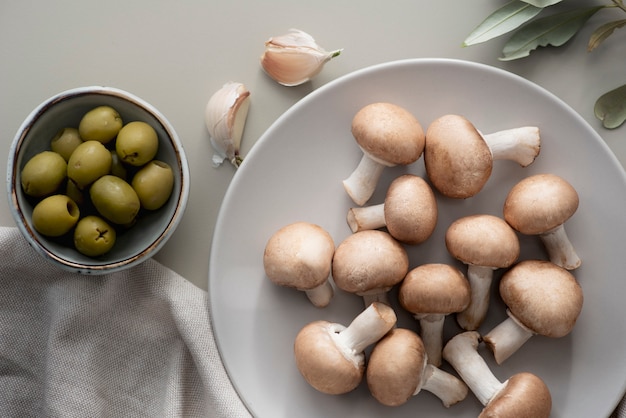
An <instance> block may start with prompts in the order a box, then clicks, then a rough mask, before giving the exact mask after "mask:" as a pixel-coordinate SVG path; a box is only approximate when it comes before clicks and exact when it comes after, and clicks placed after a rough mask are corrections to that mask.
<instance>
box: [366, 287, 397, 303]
mask: <svg viewBox="0 0 626 418" xmlns="http://www.w3.org/2000/svg"><path fill="white" fill-rule="evenodd" d="M389 290H391V288H389V287H385V288H382V289H372V290H369V291H367V292H362V293H358V295H359V296H361V297H362V298H363V303H364V304H365V307H366V308H367V307H368V306H370V305H371V304H372V303H374V302H380V303H384V304H385V305H389V306H391V302H390V301H389Z"/></svg>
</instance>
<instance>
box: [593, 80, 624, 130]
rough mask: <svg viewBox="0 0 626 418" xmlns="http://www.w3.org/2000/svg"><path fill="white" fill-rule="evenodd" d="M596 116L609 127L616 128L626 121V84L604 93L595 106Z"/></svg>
mask: <svg viewBox="0 0 626 418" xmlns="http://www.w3.org/2000/svg"><path fill="white" fill-rule="evenodd" d="M593 112H594V113H595V115H596V117H597V118H598V119H600V120H601V121H602V125H603V126H604V127H605V128H607V129H615V128H617V127H619V126H620V125H621V124H622V123H624V121H626V84H624V85H623V86H621V87H618V88H616V89H615V90H611V91H609V92H608V93H604V94H603V95H602V96H600V98H599V99H598V100H596V104H595V106H594V107H593Z"/></svg>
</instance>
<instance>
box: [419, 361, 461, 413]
mask: <svg viewBox="0 0 626 418" xmlns="http://www.w3.org/2000/svg"><path fill="white" fill-rule="evenodd" d="M421 389H424V390H426V391H428V392H430V393H432V394H433V395H435V396H436V397H438V398H439V399H441V402H442V403H443V406H445V407H446V408H449V407H450V406H451V405H454V404H455V403H457V402H460V401H462V400H463V399H465V398H466V397H467V392H468V388H467V385H466V384H465V383H463V381H462V380H461V379H458V378H457V377H456V376H453V375H451V374H450V373H447V372H445V371H443V370H441V369H439V368H438V367H435V366H434V365H432V364H427V365H426V366H425V368H424V376H423V383H422V386H421V387H418V388H417V390H416V391H415V393H414V395H417V394H418V393H419V391H420V390H421Z"/></svg>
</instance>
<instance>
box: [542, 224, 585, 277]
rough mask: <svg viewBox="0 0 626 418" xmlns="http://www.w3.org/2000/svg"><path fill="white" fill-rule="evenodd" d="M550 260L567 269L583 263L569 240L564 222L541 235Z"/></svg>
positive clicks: (572, 268)
mask: <svg viewBox="0 0 626 418" xmlns="http://www.w3.org/2000/svg"><path fill="white" fill-rule="evenodd" d="M539 238H540V239H541V242H543V245H544V247H545V248H546V251H547V252H548V256H549V257H550V261H551V262H553V263H554V264H556V265H557V266H561V267H563V268H564V269H567V270H574V269H576V268H578V267H580V265H581V263H582V262H581V260H580V257H578V254H577V253H576V250H575V249H574V245H573V244H572V242H571V241H570V240H569V237H568V236H567V232H566V231H565V226H564V224H561V225H559V226H557V227H556V228H553V229H551V230H550V231H548V232H545V233H543V234H540V235H539Z"/></svg>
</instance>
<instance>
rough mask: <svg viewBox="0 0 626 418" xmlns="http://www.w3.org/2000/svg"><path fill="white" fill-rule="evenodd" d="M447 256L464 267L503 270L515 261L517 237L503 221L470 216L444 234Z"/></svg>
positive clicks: (496, 218)
mask: <svg viewBox="0 0 626 418" xmlns="http://www.w3.org/2000/svg"><path fill="white" fill-rule="evenodd" d="M445 241H446V247H447V248H448V252H449V253H450V254H451V255H452V256H453V257H454V258H456V259H458V260H460V261H462V262H463V263H465V264H473V265H477V266H483V267H493V268H505V267H509V266H510V265H512V264H513V263H514V262H515V261H517V259H518V257H519V255H520V243H519V238H518V237H517V233H516V232H515V231H514V230H513V228H511V227H510V226H509V224H508V223H506V222H505V221H504V220H503V219H501V218H499V217H497V216H493V215H487V214H480V215H469V216H464V217H462V218H459V219H457V220H456V221H454V222H453V223H452V224H451V225H450V226H449V227H448V230H447V231H446V237H445Z"/></svg>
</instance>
